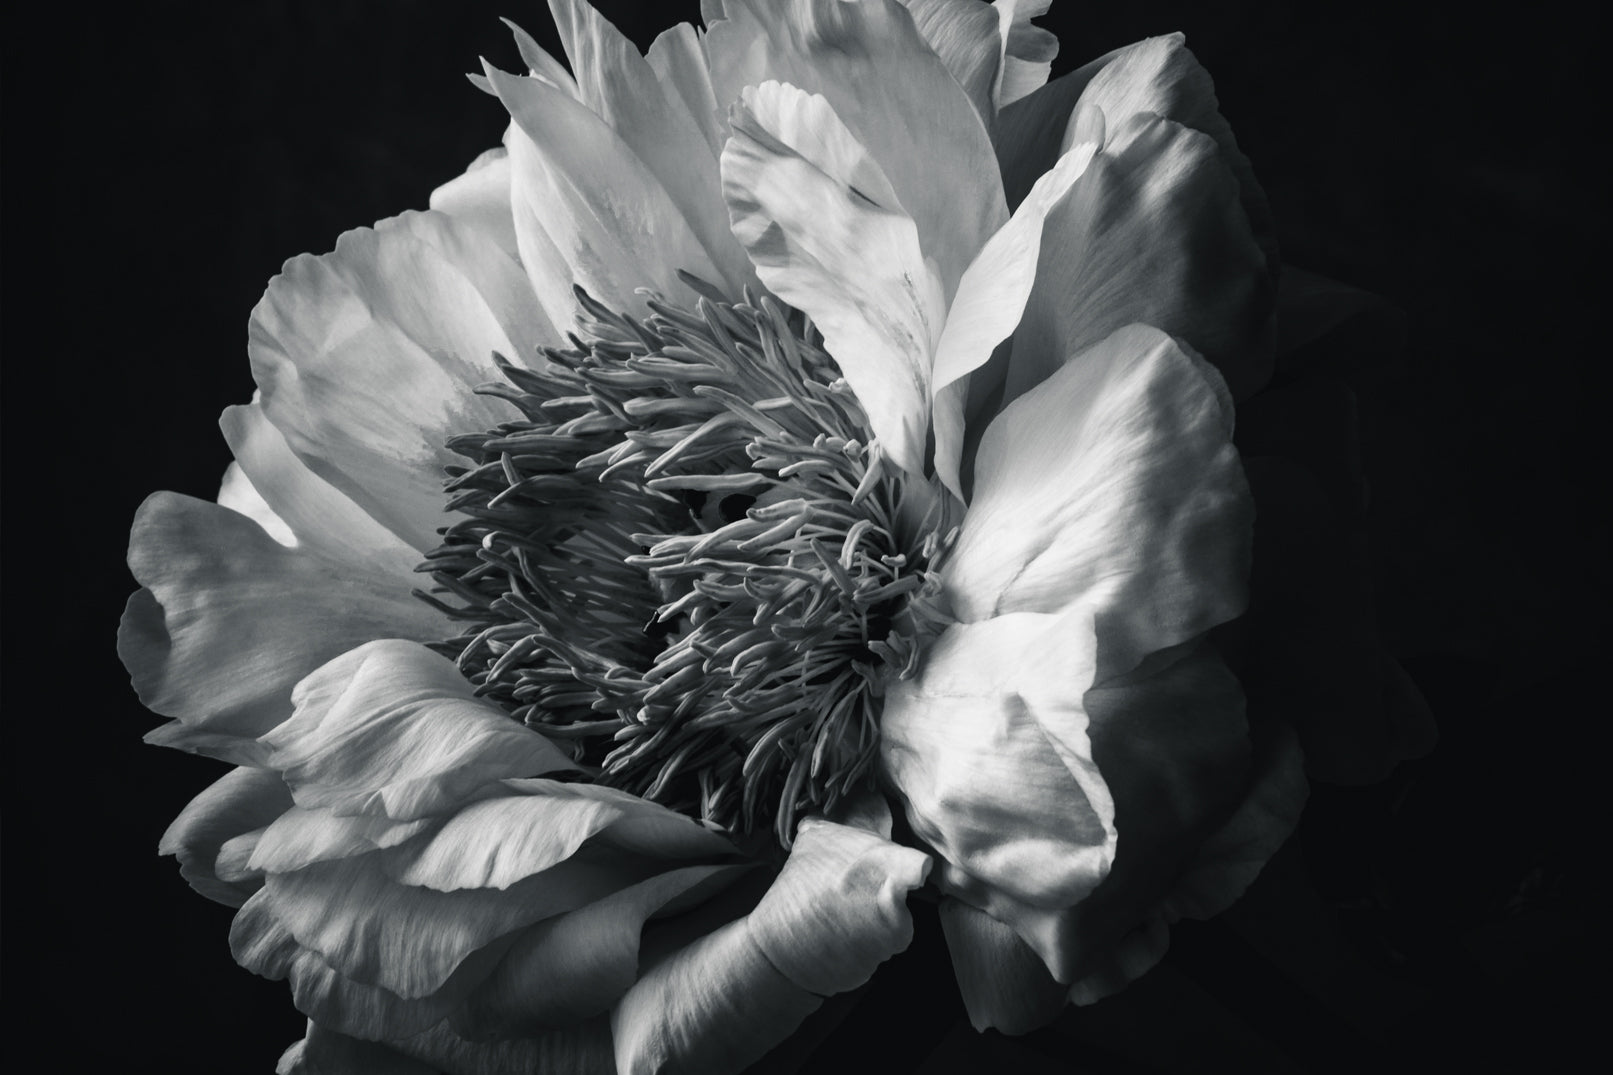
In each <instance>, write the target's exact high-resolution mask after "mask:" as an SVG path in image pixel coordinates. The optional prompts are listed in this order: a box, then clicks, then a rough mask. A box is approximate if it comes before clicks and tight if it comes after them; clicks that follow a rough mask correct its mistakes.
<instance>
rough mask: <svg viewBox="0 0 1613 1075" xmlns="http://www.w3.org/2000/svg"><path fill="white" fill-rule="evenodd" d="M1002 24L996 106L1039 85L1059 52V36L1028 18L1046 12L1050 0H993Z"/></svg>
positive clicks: (1003, 104) (1015, 98)
mask: <svg viewBox="0 0 1613 1075" xmlns="http://www.w3.org/2000/svg"><path fill="white" fill-rule="evenodd" d="M992 6H993V7H995V8H996V9H997V12H998V15H999V17H1000V18H1001V19H1002V22H1003V23H1004V24H1005V29H1004V30H1003V33H1002V38H1003V56H1002V68H1001V74H1000V75H999V76H998V79H997V101H996V103H997V108H998V109H999V110H1001V109H1003V108H1005V107H1007V106H1008V105H1011V104H1013V103H1014V102H1015V101H1018V100H1020V99H1021V98H1024V97H1027V96H1029V95H1030V94H1032V93H1034V92H1036V91H1037V90H1039V89H1041V88H1042V86H1043V84H1044V83H1046V82H1047V76H1048V75H1049V74H1050V73H1051V72H1052V70H1053V60H1054V58H1055V57H1057V56H1058V54H1059V39H1058V37H1057V36H1055V35H1054V34H1053V33H1052V32H1050V31H1048V30H1044V29H1042V28H1041V27H1040V26H1033V25H1031V20H1032V19H1034V18H1037V17H1039V16H1042V15H1046V14H1047V9H1048V8H1049V7H1051V6H1052V0H994V3H993V4H992Z"/></svg>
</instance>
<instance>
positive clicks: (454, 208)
mask: <svg viewBox="0 0 1613 1075" xmlns="http://www.w3.org/2000/svg"><path fill="white" fill-rule="evenodd" d="M427 204H429V205H430V206H431V208H432V209H433V210H435V211H436V212H439V213H441V214H443V215H444V216H447V217H451V218H452V219H453V220H455V221H456V222H458V223H459V224H462V225H464V226H465V227H467V228H470V229H471V230H473V231H476V232H479V233H480V234H481V235H483V236H484V237H486V238H487V239H488V240H489V241H490V242H492V243H493V244H494V245H495V246H497V247H498V248H499V249H500V250H502V251H504V253H506V254H507V255H509V256H510V257H511V258H513V259H515V260H516V261H517V262H519V261H520V260H521V254H520V247H519V246H517V245H516V242H515V218H514V217H512V216H511V215H510V151H509V150H507V149H505V148H504V147H503V146H494V147H493V148H492V149H489V150H487V151H485V152H483V153H481V154H480V155H478V156H477V158H476V159H475V160H473V161H471V162H470V165H469V167H467V168H466V169H465V171H464V173H463V174H461V175H458V176H455V177H454V178H453V179H450V180H449V181H448V182H446V183H444V184H443V185H442V186H440V187H438V188H437V189H436V190H434V191H432V192H431V198H430V200H429V202H428V203H427Z"/></svg>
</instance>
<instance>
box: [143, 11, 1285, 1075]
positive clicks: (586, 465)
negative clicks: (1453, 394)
mask: <svg viewBox="0 0 1613 1075" xmlns="http://www.w3.org/2000/svg"><path fill="white" fill-rule="evenodd" d="M1047 6H1048V5H1047V4H1046V3H1045V2H1043V3H1016V2H1015V0H998V3H996V4H994V5H988V4H985V3H980V2H977V0H931V2H922V0H912V2H910V3H906V4H903V3H898V2H896V0H860V2H847V0H777V2H771V0H722V2H720V3H712V4H706V5H703V13H704V16H705V20H706V23H707V26H706V28H705V29H704V30H700V29H696V28H694V27H691V26H689V25H680V26H678V27H675V28H673V29H671V30H668V31H667V32H666V33H664V34H662V35H661V36H660V37H659V38H658V39H657V40H656V41H655V43H654V44H653V45H652V46H651V48H650V50H649V52H648V55H647V56H645V55H640V54H639V53H638V51H637V50H636V49H635V48H634V47H633V46H632V45H631V44H630V43H628V42H627V41H626V40H625V38H623V37H622V35H621V34H620V33H618V32H617V31H616V30H615V28H614V27H612V26H611V25H610V24H609V23H608V22H607V21H606V20H604V19H603V18H602V17H601V16H599V15H598V14H597V13H596V12H595V11H593V10H592V9H591V8H590V7H588V6H587V4H585V3H583V2H582V0H553V2H552V3H551V9H552V11H553V14H554V17H555V21H556V23H557V25H558V27H559V31H560V37H561V40H562V42H563V44H564V47H565V52H566V57H567V59H568V60H569V70H568V68H567V67H566V66H563V65H562V64H561V63H560V62H559V61H557V60H556V59H555V58H553V57H551V56H549V55H548V54H547V53H545V52H544V51H543V50H542V49H541V48H540V47H539V46H538V45H537V44H536V43H535V42H534V41H533V40H532V39H531V38H529V37H527V36H526V35H524V34H522V33H521V32H520V31H519V30H517V31H516V39H517V43H518V46H519V49H520V53H521V56H522V59H523V61H524V63H525V66H526V68H527V70H526V72H525V73H520V74H511V73H507V72H503V71H500V70H498V69H496V68H493V67H491V66H488V67H486V68H485V70H484V72H483V74H482V75H479V76H476V77H475V79H474V81H476V82H477V84H478V85H480V86H481V87H482V88H483V89H485V90H486V91H488V92H489V93H491V94H492V95H493V96H495V97H496V98H497V100H498V102H499V103H500V104H501V105H502V106H503V108H504V109H506V110H507V112H508V114H509V116H510V120H511V123H510V126H509V129H508V133H507V135H506V138H505V144H504V145H503V146H501V147H499V148H496V149H494V150H491V151H489V152H488V153H486V154H484V155H483V156H482V157H480V158H478V160H476V161H475V162H473V163H472V165H471V166H470V168H469V170H467V171H466V173H465V174H464V175H463V176H461V177H459V178H458V179H455V180H454V181H452V182H450V183H449V184H447V185H446V186H444V187H442V188H440V189H439V190H437V191H436V192H434V193H433V194H432V196H431V202H430V204H431V208H430V210H429V211H425V212H409V213H404V214H403V215H401V216H398V217H394V218H391V219H388V220H384V221H381V222H380V223H378V224H377V225H376V226H375V227H373V228H363V229H359V230H356V231H352V232H348V233H347V234H345V235H343V236H341V237H340V238H339V239H338V240H337V242H336V246H335V250H334V251H333V252H331V253H329V254H325V255H322V256H302V257H298V258H294V259H292V260H291V261H289V262H287V263H286V266H285V268H284V271H283V272H282V273H281V274H280V275H279V276H277V277H276V278H275V279H274V280H272V281H271V282H270V284H269V288H268V291H267V293H266V294H265V296H264V298H263V300H262V301H261V302H260V303H259V305H258V306H257V308H256V309H255V310H254V311H253V313H252V318H251V327H250V337H249V355H250V358H251V362H252V370H253V375H254V377H255V379H256V381H257V384H258V389H259V390H258V392H257V393H256V394H255V395H254V397H253V400H252V401H251V402H250V403H247V404H244V405H242V406H238V407H232V408H230V409H229V410H227V411H226V412H225V414H224V416H223V419H222V421H221V425H222V427H223V430H224V435H225V437H226V439H227V440H228V442H229V445H230V448H231V451H232V452H233V454H234V457H235V462H234V463H233V464H232V465H231V466H230V468H229V471H228V472H227V473H226V475H225V478H224V482H223V485H222V488H221V489H220V493H219V496H218V502H217V503H216V504H214V503H208V502H204V501H200V500H195V499H191V498H187V497H182V496H177V495H174V494H168V493H159V494H156V495H155V496H153V497H152V498H150V499H149V500H148V501H147V502H146V504H145V505H144V506H143V507H142V508H141V510H140V512H139V514H138V516H137V517H136V519H135V522H134V527H133V532H132V535H131V542H130V552H129V563H130V567H131V570H132V571H133V573H134V575H135V577H136V579H137V580H138V581H139V583H140V585H141V587H142V588H141V589H140V590H139V591H138V592H137V593H135V595H134V596H133V597H132V598H131V600H130V602H129V607H128V610H127V612H126V614H125V617H124V621H123V625H122V629H121V631H120V635H119V648H120V653H121V654H122V656H123V659H124V661H125V663H126V665H127V666H128V668H129V670H130V672H131V674H132V676H133V679H134V683H135V686H136V688H137V690H138V691H139V694H140V697H141V699H142V701H143V702H144V703H145V704H146V705H147V706H149V707H150V708H151V709H153V710H154V711H156V712H158V713H160V714H163V715H165V716H167V717H170V718H172V719H171V721H170V722H169V723H167V724H165V725H163V726H161V727H159V728H158V729H156V730H155V731H153V732H152V733H150V734H149V735H148V740H149V741H151V742H155V743H160V744H163V745H167V746H172V747H176V748H179V749H183V750H188V751H193V752H197V753H202V754H206V755H209V756H211V757H214V758H217V759H219V760H221V761H224V762H227V763H229V764H231V765H233V766H234V768H233V769H232V770H231V771H230V772H229V773H228V774H226V775H225V776H224V777H222V778H221V779H220V780H219V781H218V782H217V783H215V784H214V785H213V786H212V787H210V788H208V789H207V790H205V791H204V792H203V793H202V794H201V795H200V796H198V797H197V798H196V799H195V800H194V801H193V802H192V803H191V805H190V806H189V807H188V808H187V809H186V810H185V811H184V813H183V814H182V815H181V816H180V817H179V818H178V819H177V820H176V821H175V822H174V824H173V826H172V827H171V828H170V829H169V830H168V833H167V834H166V836H165V837H164V839H163V843H162V850H163V851H164V852H166V853H173V854H175V855H177V857H178V859H179V864H180V869H181V871H182V873H183V874H184V875H185V876H186V877H187V879H189V880H190V882H191V884H192V885H193V886H194V887H195V888H197V889H198V891H200V892H202V893H203V894H204V895H207V896H209V897H211V898H213V899H216V900H219V901H221V902H224V903H227V904H229V905H231V906H235V907H238V908H239V910H238V912H237V914H236V917H235V921H234V926H233V928H232V930H231V936H230V943H231V946H232V950H233V952H234V954H235V957H236V959H237V960H238V961H239V962H240V963H241V964H242V965H243V966H245V967H247V968H248V969H250V970H252V971H255V972H257V973H259V974H263V975H266V976H268V977H271V978H283V979H285V980H287V982H288V983H289V985H290V987H291V990H292V997H293V1001H294V1003H295V1004H296V1006H297V1007H298V1009H299V1010H300V1011H302V1012H303V1013H305V1014H306V1015H307V1016H308V1018H309V1024H308V1033H307V1037H306V1038H305V1039H304V1040H303V1041H302V1042H299V1043H297V1044H296V1045H294V1046H292V1048H291V1049H290V1050H288V1052H287V1053H286V1055H285V1057H284V1058H283V1059H282V1062H281V1066H280V1070H281V1071H283V1072H315V1071H319V1072H324V1071H394V1070H395V1071H427V1070H439V1069H440V1070H445V1071H453V1072H460V1071H465V1072H493V1071H528V1070H544V1071H551V1070H552V1071H556V1072H565V1071H579V1072H594V1071H613V1070H614V1071H621V1072H641V1071H663V1070H665V1071H672V1070H692V1071H734V1070H738V1069H740V1068H741V1067H743V1066H744V1065H745V1064H747V1063H749V1062H750V1061H752V1060H754V1059H756V1058H757V1057H759V1056H761V1055H762V1054H763V1053H764V1052H766V1051H767V1050H768V1049H769V1048H771V1047H772V1046H774V1045H775V1044H777V1043H778V1042H779V1041H781V1040H782V1039H783V1038H785V1037H786V1036H788V1035H789V1034H790V1033H791V1032H792V1031H793V1030H794V1029H795V1028H796V1027H797V1026H798V1025H799V1024H800V1022H801V1021H802V1019H803V1018H805V1017H806V1015H808V1014H809V1013H810V1012H811V1011H813V1010H815V1009H816V1008H817V1007H818V1006H819V1005H820V1004H821V1003H822V1002H823V1000H824V998H826V997H828V996H832V995H834V994H837V993H842V992H846V991H848V990H851V989H854V988H856V987H858V986H860V985H861V984H863V983H864V982H866V981H867V980H868V979H869V978H870V976H871V975H872V974H873V973H874V972H875V971H876V969H877V967H878V965H879V964H880V963H881V962H883V961H884V960H885V959H887V958H888V957H889V956H891V955H892V954H894V953H896V952H898V951H901V950H902V949H903V948H905V947H906V945H907V944H908V942H909V940H910V939H911V936H912V924H911V919H910V917H909V912H908V910H907V901H908V899H909V898H912V897H914V896H915V895H916V896H917V897H918V898H927V899H936V900H939V904H940V913H941V920H942V923H943V926H944V928H945V934H946V939H947V944H948V947H949V949H950V951H951V955H952V959H953V963H954V966H955V968H956V970H957V976H958V983H959V986H960V989H961V990H962V993H963V997H964V1000H965V1002H966V1004H967V1007H968V1010H969V1012H970V1016H971V1020H972V1021H973V1022H974V1024H975V1026H977V1027H979V1028H986V1027H997V1028H999V1029H1001V1030H1004V1031H1007V1032H1010V1033H1017V1032H1023V1031H1026V1030H1029V1029H1031V1028H1033V1027H1035V1026H1038V1025H1040V1024H1042V1023H1045V1022H1046V1021H1047V1020H1049V1019H1051V1018H1052V1017H1053V1016H1054V1015H1056V1014H1057V1013H1058V1011H1059V1010H1060V1009H1061V1008H1062V1007H1063V1006H1064V1005H1065V1004H1066V1003H1068V1002H1071V1001H1074V1002H1076V1003H1085V1002H1089V1001H1091V1000H1094V999H1097V998H1099V997H1101V996H1104V995H1107V994H1108V993H1110V992H1113V991H1114V990H1116V989H1119V988H1121V987H1123V986H1124V985H1125V984H1126V983H1128V982H1129V981H1131V980H1133V979H1135V978H1136V977H1137V976H1139V975H1140V974H1142V973H1144V972H1145V971H1147V970H1148V968H1149V967H1151V966H1152V965H1153V964H1154V963H1156V962H1157V961H1158V959H1159V958H1160V956H1161V955H1162V953H1163V951H1164V947H1165V944H1166V940H1167V929H1168V926H1169V924H1170V923H1171V922H1173V921H1175V920H1176V919H1178V918H1180V917H1182V916H1198V917H1202V916H1206V915H1210V914H1214V913H1216V912H1217V911H1219V910H1221V909H1222V908H1224V907H1225V906H1227V905H1228V904H1229V903H1230V902H1231V901H1232V900H1234V899H1235V898H1236V897H1237V896H1238V895H1239V894H1240V893H1241V892H1242V890H1243V889H1244V887H1246V886H1247V885H1248V883H1249V882H1250V880H1251V879H1252V878H1253V877H1254V875H1255V874H1256V872H1257V871H1258V870H1259V869H1260V867H1261V865H1262V864H1263V863H1264V862H1265V860H1266V859H1267V858H1268V857H1269V856H1270V855H1271V854H1272V853H1273V852H1274V851H1275V849H1276V848H1277V847H1278V846H1279V845H1280V843H1281V842H1282V840H1283V839H1284V838H1285V837H1286V835H1287V834H1288V832H1289V831H1290V830H1291V829H1292V827H1293V825H1294V822H1295V820H1296V818H1297V815H1298V811H1299V808H1300V805H1301V804H1302V802H1303V799H1304V790H1305V784H1304V778H1303V776H1302V774H1301V770H1300V757H1299V751H1298V748H1297V745H1296V738H1295V736H1294V734H1293V733H1292V732H1290V731H1287V730H1285V729H1284V728H1283V727H1281V726H1278V725H1277V724H1274V723H1272V722H1268V721H1264V720H1253V721H1252V720H1251V719H1250V717H1249V715H1248V714H1246V712H1245V704H1244V690H1243V688H1242V686H1241V685H1240V682H1239V679H1238V677H1237V676H1236V675H1235V674H1234V671H1233V669H1232V667H1231V666H1230V665H1229V661H1230V660H1233V659H1234V658H1236V656H1237V653H1236V648H1235V646H1234V644H1235V643H1236V642H1237V638H1236V636H1235V634H1233V633H1231V632H1230V631H1229V630H1228V629H1227V625H1230V624H1232V623H1233V621H1235V620H1237V619H1238V618H1239V617H1240V615H1241V614H1242V613H1244V611H1245V608H1246V605H1247V602H1248V598H1249V578H1250V571H1251V557H1252V555H1253V553H1252V550H1251V534H1252V532H1253V531H1252V527H1253V514H1254V512H1253V501H1252V499H1251V494H1250V489H1249V485H1248V483H1247V482H1246V480H1245V477H1244V471H1243V468H1242V466H1241V464H1240V458H1239V453H1238V451H1237V449H1236V448H1235V447H1234V446H1233V443H1232V436H1233V422H1234V411H1235V406H1236V404H1237V401H1240V400H1243V399H1245V398H1247V397H1248V396H1249V395H1250V394H1251V393H1253V392H1254V391H1256V390H1257V389H1258V388H1260V387H1261V386H1262V385H1263V384H1264V383H1265V381H1266V380H1267V379H1268V377H1269V375H1270V370H1271V365H1272V361H1273V356H1274V348H1273V341H1274V338H1275V337H1274V332H1275V319H1274V311H1275V308H1276V296H1277V283H1276V280H1277V270H1278V263H1277V259H1276V253H1275V245H1274V242H1273V238H1272V232H1271V226H1270V220H1269V212H1268V211H1267V209H1266V205H1265V201H1264V198H1263V195H1262V194H1261V191H1260V189H1259V187H1258V185H1257V184H1256V183H1255V181H1254V177H1253V173H1252V171H1251V169H1250V166H1249V163H1248V161H1247V160H1246V158H1245V157H1244V156H1243V155H1242V153H1241V152H1240V151H1239V150H1238V147H1237V144H1236V142H1235V140H1234V139H1233V136H1232V134H1231V131H1230V128H1229V127H1228V125H1227V123H1226V121H1225V120H1224V119H1223V118H1222V117H1221V116H1220V114H1219V112H1218V110H1217V104H1216V100H1215V97H1214V94H1213V91H1212V89H1211V86H1210V82H1209V79H1208V76H1207V75H1206V74H1205V72H1204V71H1203V70H1202V68H1200V67H1199V65H1198V64H1197V62H1196V61H1195V60H1194V59H1193V57H1192V55H1191V54H1190V53H1189V52H1188V51H1187V50H1186V48H1185V47H1184V43H1183V41H1182V39H1181V37H1180V35H1176V36H1171V37H1163V38H1155V39H1151V40H1148V41H1144V42H1141V43H1139V44H1137V45H1134V46H1131V47H1129V48H1125V49H1121V50H1118V51H1116V52H1114V53H1111V54H1109V55H1107V56H1104V57H1101V58H1100V59H1098V60H1095V61H1093V62H1092V63H1090V64H1088V65H1087V66H1085V67H1082V68H1080V69H1078V70H1077V71H1075V72H1073V73H1071V74H1069V75H1066V76H1064V77H1062V78H1060V79H1057V80H1054V81H1052V82H1047V81H1046V80H1047V77H1048V72H1049V67H1050V61H1051V59H1052V56H1053V52H1054V48H1055V44H1054V42H1053V41H1052V40H1051V36H1050V35H1048V34H1047V33H1045V32H1044V31H1041V30H1039V29H1037V28H1036V27H1035V26H1033V25H1032V24H1031V22H1030V20H1031V19H1032V18H1034V17H1035V16H1037V15H1039V14H1041V13H1043V12H1045V11H1046V9H1047Z"/></svg>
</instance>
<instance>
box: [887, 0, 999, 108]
mask: <svg viewBox="0 0 1613 1075" xmlns="http://www.w3.org/2000/svg"><path fill="white" fill-rule="evenodd" d="M902 6H904V7H906V8H907V10H908V11H909V12H910V13H911V14H912V16H913V23H914V25H915V26H917V27H918V31H919V33H920V34H921V35H922V36H923V38H924V41H925V43H926V44H928V45H929V46H930V48H932V49H934V50H935V54H936V56H938V57H940V60H941V62H942V63H943V64H945V65H946V69H947V72H948V73H949V74H951V75H952V77H953V78H954V79H955V80H956V81H957V83H958V85H960V86H962V87H963V92H964V93H966V94H968V95H969V103H970V104H972V105H974V109H975V112H976V114H978V115H979V116H980V122H981V123H982V124H984V125H985V127H986V129H987V130H990V129H991V126H992V124H993V122H994V121H995V120H996V118H997V105H996V94H995V92H994V91H995V88H996V84H997V73H998V69H999V67H1000V65H1001V63H1002V50H1003V44H1004V40H1003V37H1002V34H1001V33H1000V25H999V22H1000V20H999V18H998V15H997V12H996V11H994V10H993V9H992V7H991V5H990V4H987V3H984V2H983V0H902Z"/></svg>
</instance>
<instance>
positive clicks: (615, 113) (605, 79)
mask: <svg viewBox="0 0 1613 1075" xmlns="http://www.w3.org/2000/svg"><path fill="white" fill-rule="evenodd" d="M549 10H550V11H551V12H552V13H553V15H554V21H555V26H556V28H557V29H558V31H559V33H560V40H561V42H562V43H563V44H564V45H565V49H566V55H567V57H568V58H570V60H571V69H572V71H574V72H575V73H576V77H577V88H578V91H579V95H580V97H579V99H580V100H581V101H582V103H583V104H584V105H585V106H587V107H588V108H589V109H590V110H591V111H592V112H593V113H594V114H595V115H596V116H598V117H599V118H600V119H602V120H604V121H605V123H606V124H607V125H609V127H610V129H611V130H613V131H615V132H616V134H617V136H618V137H619V138H621V140H622V142H623V143H624V144H625V145H626V146H627V148H628V149H630V150H632V152H633V154H634V155H635V156H636V157H637V158H638V159H639V160H640V161H642V162H643V163H644V166H645V167H646V168H648V169H649V170H650V172H651V173H652V174H653V175H654V176H655V179H656V180H657V181H659V183H660V185H661V187H662V188H663V189H664V190H665V191H666V194H667V197H668V198H670V199H671V201H672V204H673V205H674V206H676V207H677V211H678V212H679V213H680V214H681V215H682V217H683V219H684V220H685V221H687V222H688V225H689V230H690V231H692V232H693V233H694V236H695V238H696V239H698V240H699V242H700V245H701V246H702V247H703V248H704V249H705V252H706V254H707V255H708V256H709V257H710V258H711V262H712V264H713V265H715V266H717V268H718V270H719V272H720V273H721V278H720V280H714V281H713V282H716V283H720V282H723V281H726V283H727V284H728V293H729V294H732V295H736V296H737V295H738V294H739V292H740V289H741V287H743V286H744V284H746V283H747V282H749V281H750V280H751V279H752V274H751V268H750V263H749V262H748V261H746V259H745V253H744V251H743V250H741V249H740V248H739V245H738V244H737V243H735V242H734V238H733V235H732V234H731V233H730V232H729V230H728V212H727V209H726V208H725V207H724V205H723V199H722V189H721V186H720V184H719V183H718V177H717V157H716V154H715V153H713V154H711V155H710V156H708V155H706V154H704V153H700V152H698V147H699V145H700V144H701V143H702V142H703V141H704V134H703V132H702V130H701V128H700V126H699V125H698V124H697V123H696V119H695V117H694V116H693V115H692V114H691V113H690V111H689V108H688V106H687V105H686V104H685V103H684V99H683V96H682V95H681V93H678V92H671V93H669V92H667V88H666V87H665V86H663V85H662V83H661V81H660V79H659V78H658V77H657V76H656V72H655V69H654V68H653V67H651V65H650V63H649V62H648V61H647V60H646V59H645V58H644V57H643V56H641V55H639V51H638V47H637V46H636V45H634V44H633V43H632V42H631V41H629V40H628V39H627V38H625V37H623V36H622V34H621V32H620V31H619V30H617V29H616V27H615V26H613V25H611V23H610V22H609V20H607V19H606V18H605V17H604V16H602V15H601V14H600V13H599V12H598V11H596V10H594V8H593V7H592V6H590V5H589V4H588V3H587V2H586V0H550V3H549ZM713 103H715V102H713Z"/></svg>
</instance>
